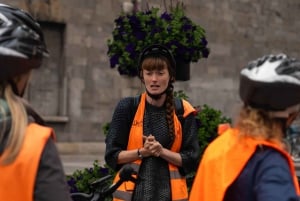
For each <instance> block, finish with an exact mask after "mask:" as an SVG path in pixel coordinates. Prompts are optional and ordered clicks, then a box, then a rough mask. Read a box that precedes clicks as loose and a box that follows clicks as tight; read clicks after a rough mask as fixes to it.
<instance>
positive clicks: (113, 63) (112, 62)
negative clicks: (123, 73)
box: [109, 54, 119, 68]
mask: <svg viewBox="0 0 300 201" xmlns="http://www.w3.org/2000/svg"><path fill="white" fill-rule="evenodd" d="M109 62H110V67H111V68H114V67H115V66H116V65H117V64H118V63H119V55H116V54H115V55H113V56H112V57H110V59H109Z"/></svg>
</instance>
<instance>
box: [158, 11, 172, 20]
mask: <svg viewBox="0 0 300 201" xmlns="http://www.w3.org/2000/svg"><path fill="white" fill-rule="evenodd" d="M160 18H161V19H164V20H166V21H167V22H169V21H171V20H172V16H171V15H170V14H169V13H167V12H164V13H163V14H162V15H161V16H160Z"/></svg>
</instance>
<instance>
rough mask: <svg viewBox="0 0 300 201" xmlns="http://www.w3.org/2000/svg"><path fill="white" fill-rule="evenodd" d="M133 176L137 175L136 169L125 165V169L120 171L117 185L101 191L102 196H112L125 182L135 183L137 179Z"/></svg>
mask: <svg viewBox="0 0 300 201" xmlns="http://www.w3.org/2000/svg"><path fill="white" fill-rule="evenodd" d="M133 174H136V172H135V171H134V169H133V168H132V167H131V166H129V165H124V166H123V168H122V169H121V171H120V175H119V176H120V179H119V180H118V181H117V182H116V183H115V184H112V185H111V186H109V187H108V188H107V189H104V190H102V191H101V194H102V195H103V196H104V197H106V196H107V195H110V194H112V193H113V192H114V191H115V190H117V188H119V187H120V185H121V184H122V183H123V182H125V181H132V182H135V181H136V179H135V178H134V177H133V176H132V175H133Z"/></svg>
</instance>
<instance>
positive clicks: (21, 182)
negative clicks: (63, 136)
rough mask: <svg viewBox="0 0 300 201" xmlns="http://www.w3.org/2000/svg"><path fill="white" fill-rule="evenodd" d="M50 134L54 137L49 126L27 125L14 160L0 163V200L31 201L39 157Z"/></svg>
mask: <svg viewBox="0 0 300 201" xmlns="http://www.w3.org/2000/svg"><path fill="white" fill-rule="evenodd" d="M51 136H53V137H54V133H53V131H52V129H51V128H47V127H42V126H39V125H38V124H35V123H31V124H29V125H28V127H27V129H26V133H25V136H24V141H23V145H22V147H21V150H20V153H19V154H18V156H17V158H16V160H15V161H14V162H13V163H11V164H9V165H5V166H3V165H0V200H13V201H33V198H34V196H33V194H34V186H35V180H36V174H37V170H38V167H39V162H40V157H41V154H42V152H43V149H44V147H45V144H46V142H47V141H48V139H49V137H51ZM4 154H5V153H4ZM1 158H3V155H2V156H1V157H0V160H1Z"/></svg>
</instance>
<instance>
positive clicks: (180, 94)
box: [173, 90, 189, 100]
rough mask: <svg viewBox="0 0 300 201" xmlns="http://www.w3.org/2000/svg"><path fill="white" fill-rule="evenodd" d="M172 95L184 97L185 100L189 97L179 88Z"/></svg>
mask: <svg viewBox="0 0 300 201" xmlns="http://www.w3.org/2000/svg"><path fill="white" fill-rule="evenodd" d="M173 95H174V97H177V98H182V99H185V100H187V99H188V98H189V97H188V96H187V95H186V94H185V93H184V91H182V90H179V91H174V94H173Z"/></svg>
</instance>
